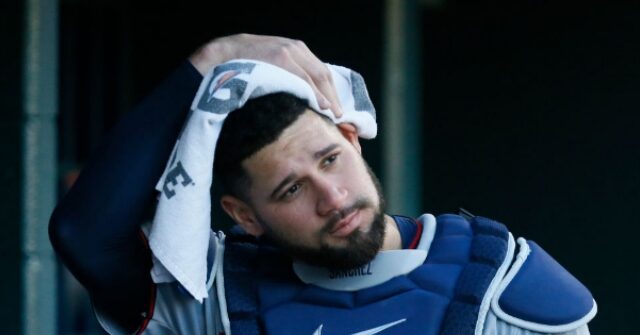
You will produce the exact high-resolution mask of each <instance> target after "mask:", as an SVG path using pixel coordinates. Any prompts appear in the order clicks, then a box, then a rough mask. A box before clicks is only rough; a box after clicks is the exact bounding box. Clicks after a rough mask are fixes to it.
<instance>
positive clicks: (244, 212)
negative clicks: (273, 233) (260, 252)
mask: <svg viewBox="0 0 640 335" xmlns="http://www.w3.org/2000/svg"><path fill="white" fill-rule="evenodd" d="M220 206H222V209H224V211H225V212H227V214H229V216H230V217H231V218H232V219H233V221H235V222H236V223H237V224H238V225H240V227H242V229H244V231H246V232H247V233H249V234H250V235H253V236H256V237H257V236H260V235H262V234H263V233H264V227H262V224H260V221H258V220H257V219H256V216H255V214H254V212H253V209H251V207H249V205H247V203H246V202H244V201H242V200H240V199H238V198H236V197H233V196H230V195H223V196H222V197H221V198H220Z"/></svg>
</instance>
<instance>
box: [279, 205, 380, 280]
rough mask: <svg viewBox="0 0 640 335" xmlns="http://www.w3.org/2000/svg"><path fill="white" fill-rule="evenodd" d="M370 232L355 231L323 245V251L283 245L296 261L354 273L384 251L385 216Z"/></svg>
mask: <svg viewBox="0 0 640 335" xmlns="http://www.w3.org/2000/svg"><path fill="white" fill-rule="evenodd" d="M364 227H366V229H367V230H366V231H362V230H361V229H356V230H354V231H353V232H352V233H351V234H349V235H347V236H345V237H344V238H339V239H335V240H334V239H333V238H331V242H329V241H327V242H325V243H323V244H322V245H321V246H320V247H319V248H309V247H304V246H298V245H292V244H289V243H286V242H284V243H283V241H279V244H280V245H281V246H282V247H283V248H284V249H286V250H287V251H288V253H289V255H291V257H292V258H294V259H296V260H299V261H302V262H304V263H307V264H310V265H315V266H321V267H326V268H331V269H336V270H346V269H353V268H358V267H361V266H364V265H366V264H368V263H370V262H371V261H372V260H373V259H374V258H375V257H376V255H377V254H378V252H379V251H380V249H381V248H382V243H383V241H384V235H385V225H384V215H382V214H376V215H375V216H374V218H373V220H372V221H371V223H369V224H365V225H364Z"/></svg>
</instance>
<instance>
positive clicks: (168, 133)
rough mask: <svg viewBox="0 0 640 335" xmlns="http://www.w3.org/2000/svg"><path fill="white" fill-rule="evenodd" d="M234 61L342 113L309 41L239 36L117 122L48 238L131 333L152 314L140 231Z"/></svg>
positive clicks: (214, 47)
mask: <svg viewBox="0 0 640 335" xmlns="http://www.w3.org/2000/svg"><path fill="white" fill-rule="evenodd" d="M234 58H247V59H258V60H262V61H265V62H269V63H272V64H275V65H278V66H280V67H283V68H285V69H287V70H289V71H290V72H293V73H295V74H296V75H298V76H300V77H302V78H303V79H305V80H307V81H308V82H309V83H310V84H311V85H312V87H313V88H314V90H315V92H316V94H317V95H318V100H319V101H320V105H321V107H323V108H332V109H333V110H334V112H335V113H336V114H340V113H341V111H340V107H339V105H338V103H337V98H336V96H337V95H336V93H335V89H334V87H333V84H332V82H331V76H330V75H329V72H328V70H327V69H326V67H325V66H324V64H323V63H322V62H320V61H319V60H318V59H317V58H316V57H315V56H314V55H313V54H312V53H311V52H310V51H309V49H308V48H307V47H306V46H305V45H304V43H302V42H300V41H295V40H290V39H286V38H281V37H273V36H256V35H248V34H240V35H233V36H228V37H223V38H219V39H215V40H213V41H211V42H209V43H207V44H206V45H205V46H203V47H202V48H200V49H199V50H198V51H196V52H195V53H194V54H193V55H192V56H191V57H190V58H189V62H185V63H184V64H182V65H181V66H180V67H179V68H178V69H176V70H175V71H174V72H173V73H172V74H171V75H170V76H169V77H168V78H167V79H166V80H165V81H164V82H162V83H161V84H160V85H159V86H158V87H157V88H156V89H155V90H154V91H153V92H152V93H151V94H150V95H149V96H148V97H146V98H145V99H144V100H143V101H142V102H141V103H140V104H138V105H137V106H136V107H135V108H134V110H133V111H131V112H130V113H128V114H127V115H126V116H125V117H123V119H122V120H120V121H119V122H118V124H117V125H116V126H115V127H114V129H112V130H111V132H110V135H109V136H108V137H107V138H106V139H105V141H104V142H103V143H102V144H101V145H100V146H99V147H98V148H97V149H96V150H95V152H94V153H93V155H92V156H91V159H90V160H89V162H88V163H87V165H86V166H85V168H84V169H83V171H82V173H81V175H80V177H79V178H78V180H77V182H76V183H75V184H74V186H73V187H72V188H71V190H70V191H69V192H68V193H67V195H66V196H65V197H64V198H63V199H62V201H61V202H60V203H59V204H58V206H57V207H56V209H55V210H54V213H53V214H52V216H51V221H50V225H49V234H50V238H51V242H52V244H53V246H54V248H55V250H56V251H57V253H58V255H59V256H60V258H61V259H62V261H63V262H64V263H65V264H66V266H67V267H68V268H69V269H70V270H71V272H72V273H73V275H74V276H75V277H76V278H77V279H78V280H79V281H80V282H81V283H82V285H84V286H85V287H86V288H87V290H88V291H89V293H90V294H91V296H92V300H93V302H94V304H96V305H97V307H99V308H100V309H101V310H102V311H103V312H106V313H109V314H111V316H112V317H113V318H114V319H115V320H117V321H118V322H119V323H121V324H122V325H123V326H125V327H126V328H127V329H135V328H136V327H137V325H139V324H140V322H141V321H142V319H143V316H142V315H143V314H144V312H145V311H147V309H148V308H149V299H150V297H151V289H152V283H151V278H150V275H149V270H150V267H151V262H150V253H149V251H148V249H147V248H146V247H145V245H144V243H143V242H142V240H141V237H140V229H139V228H140V224H141V221H142V219H143V217H144V214H145V212H146V211H147V210H148V208H149V206H150V205H151V204H152V202H153V201H154V195H155V191H154V187H155V184H156V182H157V181H158V179H159V178H160V175H161V174H162V172H163V169H164V168H165V165H166V162H167V159H168V158H169V155H170V153H171V150H172V148H173V145H174V142H175V140H176V138H177V136H178V133H179V131H180V129H181V127H182V124H183V123H184V121H185V118H186V116H187V114H188V110H189V106H190V104H191V100H192V99H193V97H194V95H195V92H196V90H197V88H198V86H199V84H200V81H201V79H202V74H204V73H206V72H207V71H208V70H209V69H210V68H212V67H214V66H215V65H217V64H220V63H221V62H225V61H227V60H230V59H234ZM176 224H179V223H176Z"/></svg>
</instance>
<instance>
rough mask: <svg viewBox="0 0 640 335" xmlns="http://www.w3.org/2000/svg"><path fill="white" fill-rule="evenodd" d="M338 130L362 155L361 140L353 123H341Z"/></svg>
mask: <svg viewBox="0 0 640 335" xmlns="http://www.w3.org/2000/svg"><path fill="white" fill-rule="evenodd" d="M338 129H339V130H340V133H342V136H344V138H346V139H347V141H349V143H351V144H352V145H353V146H354V147H355V148H356V150H358V152H359V153H360V154H362V147H360V140H359V139H358V129H357V128H356V127H355V126H354V125H353V124H351V123H339V124H338Z"/></svg>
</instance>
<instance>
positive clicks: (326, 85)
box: [189, 34, 342, 117]
mask: <svg viewBox="0 0 640 335" xmlns="http://www.w3.org/2000/svg"><path fill="white" fill-rule="evenodd" d="M234 58H247V59H257V60H261V61H264V62H267V63H271V64H274V65H277V66H279V67H281V68H283V69H285V70H287V71H289V72H291V73H293V74H295V75H297V76H298V77H300V78H302V79H304V80H305V81H306V82H307V83H309V85H311V88H312V89H313V91H314V93H315V95H316V98H317V99H318V104H319V105H320V108H322V109H331V110H332V111H333V113H334V115H335V116H336V117H340V116H342V108H341V106H340V100H339V99H338V94H337V92H336V89H335V87H334V85H333V78H331V72H330V71H329V69H328V68H327V66H326V64H324V63H323V62H322V61H320V60H319V59H318V58H317V57H316V56H315V55H314V54H313V52H311V50H309V48H308V47H307V45H306V44H304V42H302V41H298V40H292V39H289V38H284V37H277V36H260V35H251V34H238V35H231V36H227V37H222V38H217V39H214V40H212V41H211V42H209V43H208V44H206V45H205V46H203V47H202V48H200V49H199V50H198V51H196V52H195V53H194V54H193V55H192V56H191V57H190V58H189V60H190V61H191V63H192V64H193V65H194V67H196V69H197V70H198V71H199V72H200V73H202V74H203V75H204V74H205V73H206V72H207V71H209V69H211V68H212V67H214V66H215V65H217V64H220V63H222V62H225V61H227V60H229V59H234Z"/></svg>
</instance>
